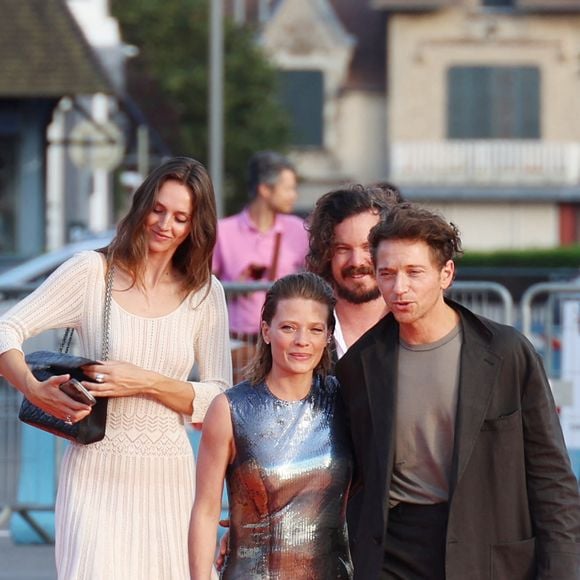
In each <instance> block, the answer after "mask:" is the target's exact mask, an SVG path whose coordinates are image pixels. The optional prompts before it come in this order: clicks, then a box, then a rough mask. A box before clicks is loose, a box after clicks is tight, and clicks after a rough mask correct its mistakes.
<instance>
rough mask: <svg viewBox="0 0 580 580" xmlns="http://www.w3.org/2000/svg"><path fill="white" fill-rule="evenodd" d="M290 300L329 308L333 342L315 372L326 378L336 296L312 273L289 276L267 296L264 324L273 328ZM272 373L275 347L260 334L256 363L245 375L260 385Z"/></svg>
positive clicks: (325, 349) (330, 356) (273, 287)
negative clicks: (282, 304) (278, 313)
mask: <svg viewBox="0 0 580 580" xmlns="http://www.w3.org/2000/svg"><path fill="white" fill-rule="evenodd" d="M290 298H301V299H302V300H314V301H315V302H319V303H320V304H324V305H325V306H326V307H327V308H328V317H327V319H326V326H327V329H328V333H329V336H330V337H331V338H330V340H329V341H328V342H327V344H326V346H325V348H324V352H323V353H322V358H321V359H320V362H319V363H318V365H317V366H316V368H315V369H314V374H320V375H322V376H326V375H327V374H328V372H329V371H330V369H331V367H332V348H333V345H332V333H333V332H334V324H335V320H334V306H335V304H336V298H335V297H334V292H333V291H332V288H331V287H330V285H329V284H328V283H327V282H325V281H324V280H323V279H322V278H321V277H320V276H317V275H316V274H313V273H312V272H299V273H297V274H288V275H287V276H284V277H283V278H280V279H279V280H277V281H276V282H274V284H272V286H271V287H270V289H269V290H268V291H267V292H266V298H265V300H264V305H263V306H262V316H261V320H262V321H263V322H265V323H266V324H267V325H268V326H270V325H271V324H272V319H273V318H274V316H275V315H276V311H277V310H278V304H279V303H280V301H281V300H288V299H290ZM271 370H272V347H271V346H270V345H269V344H266V343H265V342H264V339H263V337H262V333H261V332H260V333H259V335H258V344H257V346H256V354H255V356H254V359H253V360H252V362H251V363H250V364H249V365H248V367H247V368H246V369H245V373H244V374H245V376H246V378H247V379H248V380H249V381H250V382H251V383H252V384H254V385H257V384H258V383H261V382H262V381H264V380H265V379H266V376H267V375H268V373H269V372H270V371H271Z"/></svg>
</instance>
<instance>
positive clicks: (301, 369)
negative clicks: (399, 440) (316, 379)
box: [262, 298, 329, 376]
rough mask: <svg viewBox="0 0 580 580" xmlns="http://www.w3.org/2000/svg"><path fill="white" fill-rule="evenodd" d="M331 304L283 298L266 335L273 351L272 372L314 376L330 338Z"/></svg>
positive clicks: (263, 332) (264, 336)
mask: <svg viewBox="0 0 580 580" xmlns="http://www.w3.org/2000/svg"><path fill="white" fill-rule="evenodd" d="M328 313H329V310H328V306H327V305H326V304H323V303H321V302H317V301H316V300H308V299H306V300H305V299H303V298H288V299H284V300H280V302H279V303H278V306H277V308H276V313H275V314H274V317H273V318H272V322H271V323H270V324H269V325H268V324H267V323H266V322H264V321H262V336H263V338H264V341H265V342H266V343H269V344H270V347H271V350H272V371H273V372H275V373H276V374H278V375H280V376H290V375H297V374H309V375H310V376H311V375H312V373H313V371H314V369H315V368H316V367H317V366H318V363H319V362H320V360H321V358H322V354H323V352H324V349H325V347H326V344H327V342H328V339H329V329H328V326H327V320H328V315H329V314H328Z"/></svg>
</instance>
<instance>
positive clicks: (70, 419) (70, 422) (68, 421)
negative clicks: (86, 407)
mask: <svg viewBox="0 0 580 580" xmlns="http://www.w3.org/2000/svg"><path fill="white" fill-rule="evenodd" d="M64 422H65V423H66V424H67V425H72V424H73V422H72V417H71V416H70V415H67V416H66V419H65V420H64Z"/></svg>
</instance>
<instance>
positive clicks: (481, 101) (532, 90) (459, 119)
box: [447, 66, 540, 139]
mask: <svg viewBox="0 0 580 580" xmlns="http://www.w3.org/2000/svg"><path fill="white" fill-rule="evenodd" d="M447 88H448V93H447V94H448V99H447V109H448V110H447V134H448V138H449V139H538V138H539V137H540V71H539V70H538V69H537V68H536V67H486V66H480V67H462V66H458V67H452V68H450V69H449V70H448V73H447Z"/></svg>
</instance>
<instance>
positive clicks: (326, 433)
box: [222, 377, 352, 580]
mask: <svg viewBox="0 0 580 580" xmlns="http://www.w3.org/2000/svg"><path fill="white" fill-rule="evenodd" d="M337 390H338V384H337V382H336V380H335V379H334V378H333V377H328V378H326V379H325V380H322V379H320V378H316V379H315V380H314V382H313V385H312V389H311V391H310V393H309V394H308V396H307V397H306V398H304V399H302V400H300V401H282V400H280V399H277V398H276V397H275V396H274V395H273V394H272V393H271V392H270V391H269V389H268V387H267V386H266V385H265V384H264V383H262V384H260V385H256V386H252V385H250V384H249V383H247V382H245V383H241V384H239V385H237V386H236V387H234V388H232V389H230V390H228V391H226V396H227V397H228V400H229V403H230V410H231V416H232V424H233V429H234V440H235V444H236V457H235V460H234V462H233V463H232V464H231V465H230V466H229V468H228V470H227V474H226V481H227V486H228V494H229V498H230V526H231V528H230V533H231V535H230V553H229V555H228V558H227V562H226V565H225V567H224V571H223V575H222V577H223V578H224V579H227V580H232V579H240V580H241V579H244V580H258V579H259V580H281V579H289V578H292V579H296V580H298V579H300V580H307V579H308V580H311V579H312V580H315V579H316V580H331V579H333V580H334V579H339V580H348V579H350V578H352V563H351V560H350V554H349V551H348V536H347V531H346V520H345V514H346V500H347V495H348V488H349V485H350V479H351V474H352V454H351V450H350V444H349V441H348V437H347V433H346V428H345V425H344V415H343V413H342V410H341V408H340V405H339V401H338V398H337Z"/></svg>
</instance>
